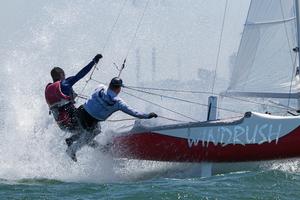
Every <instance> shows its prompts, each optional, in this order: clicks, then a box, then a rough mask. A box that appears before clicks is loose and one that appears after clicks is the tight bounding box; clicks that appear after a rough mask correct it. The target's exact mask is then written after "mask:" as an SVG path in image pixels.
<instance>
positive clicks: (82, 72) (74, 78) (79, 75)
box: [64, 54, 102, 87]
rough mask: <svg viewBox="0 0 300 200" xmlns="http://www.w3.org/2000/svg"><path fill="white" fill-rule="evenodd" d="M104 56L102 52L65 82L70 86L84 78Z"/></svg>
mask: <svg viewBox="0 0 300 200" xmlns="http://www.w3.org/2000/svg"><path fill="white" fill-rule="evenodd" d="M101 58H102V55H101V54H97V55H96V56H95V58H94V59H93V60H92V61H91V62H90V63H89V64H88V65H87V66H85V67H84V68H82V69H81V70H80V71H79V72H78V73H77V74H76V75H75V76H71V77H69V78H67V79H66V81H64V82H65V84H66V85H68V86H69V87H72V86H73V85H74V84H75V83H76V82H77V81H79V80H80V79H82V78H83V77H84V76H85V75H87V74H88V73H89V71H91V69H92V68H93V67H94V65H95V64H97V63H98V62H99V60H100V59H101Z"/></svg>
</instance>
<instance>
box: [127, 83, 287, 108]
mask: <svg viewBox="0 0 300 200" xmlns="http://www.w3.org/2000/svg"><path fill="white" fill-rule="evenodd" d="M126 88H133V89H145V90H157V91H164V92H178V93H191V94H213V95H216V96H220V97H225V98H231V99H235V100H238V101H243V102H247V103H253V104H257V105H263V106H269V107H273V108H278V109H284V108H283V107H282V106H281V107H280V106H275V105H270V104H266V103H260V102H257V101H252V100H248V99H241V98H238V97H233V96H230V95H225V94H216V93H211V92H205V91H195V90H175V89H166V88H152V87H136V86H126Z"/></svg>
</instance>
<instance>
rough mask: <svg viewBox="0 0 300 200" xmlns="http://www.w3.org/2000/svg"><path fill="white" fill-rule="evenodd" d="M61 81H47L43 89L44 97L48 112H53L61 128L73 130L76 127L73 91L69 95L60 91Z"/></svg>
mask: <svg viewBox="0 0 300 200" xmlns="http://www.w3.org/2000/svg"><path fill="white" fill-rule="evenodd" d="M60 83H61V81H56V82H54V83H49V84H48V85H47V86H46V89H45V98H46V101H47V104H48V106H49V110H50V111H49V113H50V114H51V113H52V114H53V117H54V119H55V121H56V122H57V124H58V126H59V127H60V128H61V129H62V130H71V131H72V130H75V129H76V128H78V120H77V119H76V107H75V106H74V96H75V95H74V92H72V94H71V95H70V96H68V95H65V94H63V93H62V91H61V86H60Z"/></svg>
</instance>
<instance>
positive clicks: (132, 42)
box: [118, 0, 150, 78]
mask: <svg viewBox="0 0 300 200" xmlns="http://www.w3.org/2000/svg"><path fill="white" fill-rule="evenodd" d="M149 1H150V0H148V1H147V3H146V4H145V7H144V9H143V12H142V15H141V17H140V20H139V22H138V24H137V26H136V29H135V32H134V35H133V37H132V39H131V41H130V43H129V46H128V49H127V53H126V56H125V58H124V61H123V64H122V67H121V69H120V70H119V74H118V78H120V76H121V74H122V72H123V70H124V68H125V63H126V60H127V57H128V55H129V52H130V50H131V49H132V47H133V46H134V42H135V40H136V37H137V33H138V30H139V28H140V26H141V24H142V21H143V19H144V16H145V13H146V10H147V8H148V5H149Z"/></svg>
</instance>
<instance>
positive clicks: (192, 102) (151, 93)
mask: <svg viewBox="0 0 300 200" xmlns="http://www.w3.org/2000/svg"><path fill="white" fill-rule="evenodd" d="M125 88H127V89H129V90H133V91H136V92H142V93H146V94H150V95H154V96H159V97H164V98H168V99H173V100H177V101H182V102H186V103H191V104H196V105H200V106H204V107H207V106H208V105H207V104H202V103H198V102H194V101H189V100H186V99H181V98H177V97H171V96H167V95H162V94H157V93H153V92H147V91H143V90H137V89H132V88H128V87H126V86H125ZM216 108H218V109H220V110H224V111H228V112H232V113H238V114H242V113H241V112H238V111H235V110H231V109H227V108H220V107H216Z"/></svg>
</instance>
